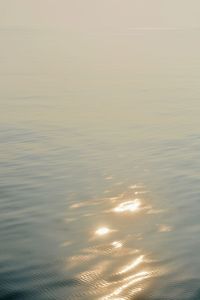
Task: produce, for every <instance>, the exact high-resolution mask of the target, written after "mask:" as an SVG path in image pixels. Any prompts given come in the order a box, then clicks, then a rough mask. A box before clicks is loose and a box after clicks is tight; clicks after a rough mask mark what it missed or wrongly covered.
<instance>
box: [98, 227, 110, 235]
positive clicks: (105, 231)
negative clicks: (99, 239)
mask: <svg viewBox="0 0 200 300" xmlns="http://www.w3.org/2000/svg"><path fill="white" fill-rule="evenodd" d="M110 232H111V230H110V229H109V228H107V227H100V228H99V229H97V230H96V231H95V234H96V235H99V236H102V235H106V234H108V233H110Z"/></svg>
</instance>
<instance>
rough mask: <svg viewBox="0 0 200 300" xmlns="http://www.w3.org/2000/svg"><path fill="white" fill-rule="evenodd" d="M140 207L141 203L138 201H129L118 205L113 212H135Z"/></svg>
mask: <svg viewBox="0 0 200 300" xmlns="http://www.w3.org/2000/svg"><path fill="white" fill-rule="evenodd" d="M140 206H141V202H140V200H139V199H135V200H130V201H126V202H123V203H121V204H119V205H118V206H117V207H115V208H114V212H117V213H121V212H135V211H137V210H139V208H140Z"/></svg>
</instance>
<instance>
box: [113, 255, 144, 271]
mask: <svg viewBox="0 0 200 300" xmlns="http://www.w3.org/2000/svg"><path fill="white" fill-rule="evenodd" d="M143 260H144V255H141V256H139V257H138V258H137V259H135V260H134V261H133V262H132V263H131V264H128V265H127V266H126V267H124V268H123V269H122V270H121V271H120V272H119V274H124V273H126V272H129V271H130V270H132V269H134V268H136V267H137V266H138V265H140V264H141V263H142V262H143Z"/></svg>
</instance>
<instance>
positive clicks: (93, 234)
mask: <svg viewBox="0 0 200 300" xmlns="http://www.w3.org/2000/svg"><path fill="white" fill-rule="evenodd" d="M129 189H131V190H132V191H126V192H123V193H119V194H117V195H112V197H103V198H102V199H94V201H93V200H92V201H89V200H88V201H85V202H84V204H82V203H74V204H72V205H71V207H70V208H71V210H70V215H69V217H71V218H72V217H74V218H75V219H76V220H78V219H79V218H80V217H82V218H83V217H84V216H85V217H87V218H85V219H84V222H85V224H86V228H83V230H82V231H81V232H83V233H84V234H85V236H86V239H84V240H83V243H82V244H80V248H79V249H78V250H77V253H74V254H73V256H71V258H70V259H68V260H67V264H66V265H67V268H68V269H69V270H72V271H73V272H74V277H75V278H76V279H78V280H80V282H81V283H83V285H84V287H86V289H85V294H84V296H83V297H85V296H87V297H88V298H86V297H85V298H84V299H88V300H89V299H101V300H127V299H132V298H133V297H135V294H137V293H139V292H143V291H144V290H145V288H146V285H147V283H148V282H146V279H148V278H153V277H154V275H153V274H154V272H153V271H152V269H151V266H150V264H149V259H148V258H147V257H148V255H147V254H146V252H143V251H144V249H142V248H143V247H142V245H143V244H142V242H138V241H140V240H141V239H142V237H143V234H144V233H143V228H144V227H142V226H141V224H142V225H143V219H142V218H143V217H144V215H145V217H148V216H149V218H150V217H151V214H153V213H155V211H156V210H155V209H154V207H153V206H151V202H150V201H148V202H147V199H146V197H145V196H141V199H138V198H140V196H139V194H144V195H145V193H146V191H145V190H143V189H144V186H142V185H133V186H130V187H129ZM133 190H134V191H133ZM137 194H138V198H137V196H136V195H137ZM83 206H84V210H83V212H82V214H80V212H78V209H77V208H81V209H82V208H83ZM138 211H139V214H138V217H137V218H135V215H136V213H137V212H138ZM156 212H157V211H156ZM159 213H160V211H159ZM132 216H133V217H132ZM126 217H127V218H126ZM130 219H131V222H132V223H131V224H132V226H130ZM158 224H159V223H158ZM72 225H73V224H72ZM89 226H90V227H89ZM94 226H97V227H96V228H95V227H94ZM144 226H145V224H144ZM88 228H93V229H92V231H90V229H88ZM158 230H159V231H160V232H168V231H170V227H169V226H166V225H160V226H159V227H158ZM88 231H89V235H88ZM87 237H88V240H87ZM144 237H145V235H144ZM72 240H73V238H72ZM66 244H67V243H66ZM83 244H84V247H83ZM143 254H144V255H143ZM76 289H77V292H78V293H79V292H80V294H81V293H82V291H83V290H82V286H81V285H80V287H76ZM81 295H82V294H81ZM75 298H76V295H75ZM77 298H78V299H80V298H79V295H78V296H77Z"/></svg>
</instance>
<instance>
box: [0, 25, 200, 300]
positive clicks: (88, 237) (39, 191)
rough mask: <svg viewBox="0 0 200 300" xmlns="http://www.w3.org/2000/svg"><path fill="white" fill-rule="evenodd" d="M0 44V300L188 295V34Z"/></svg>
mask: <svg viewBox="0 0 200 300" xmlns="http://www.w3.org/2000/svg"><path fill="white" fill-rule="evenodd" d="M0 38H1V44H2V46H1V50H0V60H1V69H0V78H1V80H0V82H1V83H0V85H1V89H0V104H1V110H0V140H1V150H0V164H1V168H0V198H1V200H0V214H1V217H0V238H1V243H0V299H2V300H6V299H7V300H8V299H9V300H10V299H15V300H17V299H19V300H22V299H26V300H29V299H38V300H40V299H41V300H47V299H48V300H49V299H51V300H52V299H58V300H64V299H73V300H76V299H77V300H78V299H83V300H90V299H102V300H108V299H109V300H110V299H112V300H114V299H115V300H120V299H121V300H122V299H123V300H124V299H136V300H150V299H151V300H161V299H162V300H164V299H166V300H172V299H173V300H184V299H187V300H189V299H191V300H198V299H200V285H199V279H200V264H199V250H198V249H199V248H200V240H199V233H200V224H199V220H200V209H199V208H200V204H199V199H200V188H199V187H200V185H199V183H200V175H199V168H200V162H199V150H200V132H199V128H200V119H199V112H200V104H199V95H200V89H199V75H200V59H199V50H200V43H199V42H200V41H199V31H198V30H196V29H193V30H192V29H188V30H186V29H184V30H148V31H146V30H134V31H130V30H127V31H121V32H119V31H115V30H114V29H113V30H112V31H109V32H104V33H102V32H96V33H95V34H94V33H93V32H91V33H89V32H88V33H87V34H79V33H76V34H70V33H69V32H68V31H65V30H64V29H63V30H61V29H44V28H29V27H27V28H25V27H8V28H7V27H5V28H2V29H1V30H0Z"/></svg>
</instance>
